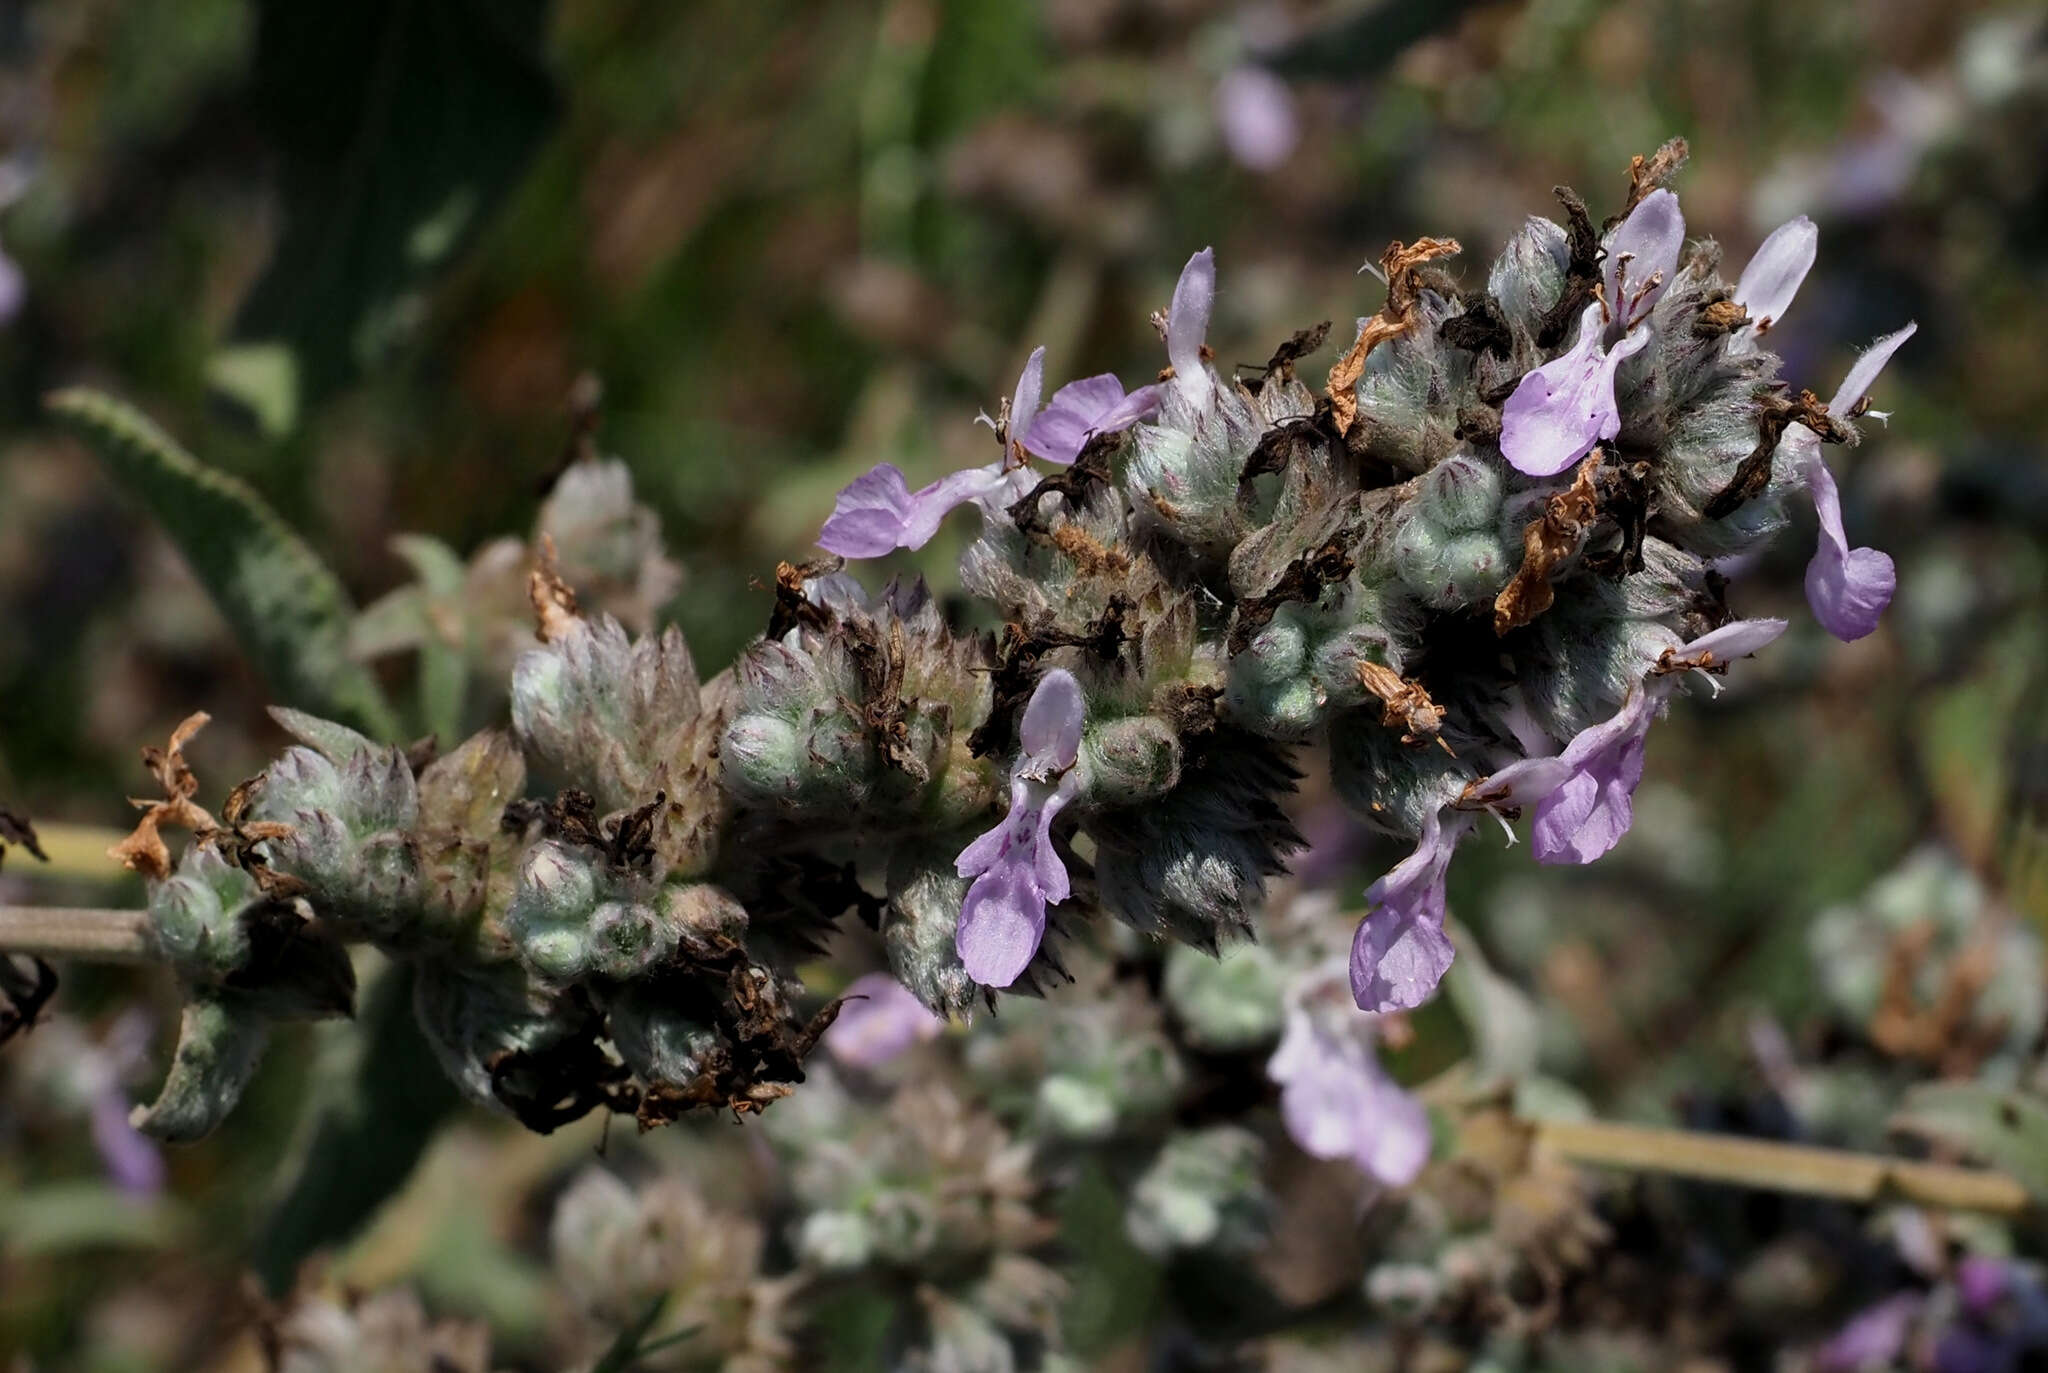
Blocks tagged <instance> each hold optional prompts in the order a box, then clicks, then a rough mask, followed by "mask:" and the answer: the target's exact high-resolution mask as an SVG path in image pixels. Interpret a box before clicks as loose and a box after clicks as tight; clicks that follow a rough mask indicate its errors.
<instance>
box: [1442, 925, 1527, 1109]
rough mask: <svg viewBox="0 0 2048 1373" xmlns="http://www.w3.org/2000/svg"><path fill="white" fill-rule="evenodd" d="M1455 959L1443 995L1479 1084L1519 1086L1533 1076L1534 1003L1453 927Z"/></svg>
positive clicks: (1468, 934)
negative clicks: (1467, 1042) (1461, 1026)
mask: <svg viewBox="0 0 2048 1373" xmlns="http://www.w3.org/2000/svg"><path fill="white" fill-rule="evenodd" d="M1451 933H1452V936H1453V937H1454V938H1455V939H1456V940H1457V948H1458V956H1457V958H1456V959H1455V960H1454V961H1453V962H1452V963H1451V970H1450V972H1448V973H1446V974H1445V975H1444V989H1445V991H1446V992H1447V993H1448V994H1449V996H1450V1001H1451V1005H1452V1006H1453V1007H1454V1008H1455V1009H1456V1010H1457V1012H1458V1018H1459V1019H1460V1020H1463V1021H1464V1022H1465V1028H1466V1029H1467V1030H1468V1031H1469V1032H1470V1034H1471V1036H1472V1054H1473V1058H1474V1060H1475V1066H1476V1068H1477V1070H1478V1073H1479V1077H1480V1080H1481V1081H1483V1082H1499V1081H1502V1080H1504V1079H1505V1080H1507V1081H1512V1082H1519V1081H1520V1080H1522V1079H1523V1078H1526V1077H1528V1076H1529V1075H1530V1074H1531V1073H1533V1072H1535V1071H1536V1055H1537V1051H1538V1050H1539V1049H1540V1048H1541V1047H1542V1038H1543V1035H1542V1030H1543V1027H1542V1023H1541V1019H1540V1017H1539V1016H1538V1015H1537V1013H1536V1006H1535V1003H1533V1002H1532V1001H1530V1000H1529V997H1528V995H1527V994H1526V993H1525V992H1523V991H1522V989H1521V988H1520V987H1517V986H1516V985H1515V984H1514V983H1512V982H1510V981H1508V980H1507V979H1506V978H1504V977H1502V976H1501V975H1500V974H1499V973H1497V972H1495V971H1494V970H1493V968H1492V967H1491V966H1490V965H1489V964H1488V963H1487V961H1486V954H1485V951H1484V950H1482V949H1481V948H1480V947H1479V941H1478V940H1476V939H1474V938H1473V937H1472V932H1471V931H1470V930H1468V929H1466V928H1465V927H1464V926H1462V925H1457V924H1454V925H1453V926H1452V928H1451Z"/></svg>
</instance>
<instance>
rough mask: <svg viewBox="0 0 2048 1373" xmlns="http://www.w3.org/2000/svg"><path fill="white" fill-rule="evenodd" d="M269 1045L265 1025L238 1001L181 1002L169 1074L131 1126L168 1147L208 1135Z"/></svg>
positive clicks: (257, 1013)
mask: <svg viewBox="0 0 2048 1373" xmlns="http://www.w3.org/2000/svg"><path fill="white" fill-rule="evenodd" d="M269 1042H270V1021H269V1020H268V1019H267V1018H265V1016H264V1015H263V1013H262V1012H260V1011H258V1010H257V1009H256V1008H255V1007H254V1006H253V1005H251V1004H250V1003H249V1002H248V1001H247V1000H246V999H244V998H242V997H238V996H235V995H233V994H232V993H230V994H227V995H224V996H218V997H216V996H211V995H205V994H202V995H200V996H199V997H198V998H197V999H195V1000H192V1001H188V1002H186V1003H185V1011H184V1014H183V1015H182V1016H181V1017H180V1018H179V1021H178V1048H177V1051H176V1052H175V1053H173V1054H172V1055H171V1071H170V1073H169V1075H168V1076H166V1077H165V1078H164V1085H163V1088H162V1090H161V1091H159V1092H158V1093H157V1098H156V1100H155V1101H153V1102H151V1103H150V1104H149V1105H148V1106H146V1107H143V1108H141V1109H140V1110H138V1111H136V1113H135V1128H136V1129H138V1130H140V1131H142V1133H143V1134H145V1135H148V1136H149V1137H150V1138H152V1139H160V1140H163V1141H165V1142H166V1143H169V1144H183V1143H186V1142H188V1141H190V1140H195V1139H200V1138H203V1137H204V1136H206V1135H208V1134H211V1133H212V1132H213V1127H214V1126H216V1125H218V1124H220V1123H221V1122H222V1121H223V1120H225V1119H227V1115H228V1112H230V1111H232V1110H234V1109H235V1103H236V1102H238V1101H240V1100H241V1099H242V1089H243V1088H244V1087H247V1086H248V1085H249V1079H250V1078H251V1077H253V1076H254V1075H255V1073H256V1065H257V1063H258V1062H260V1061H261V1060H262V1058H263V1046H264V1045H265V1044H267V1043H269Z"/></svg>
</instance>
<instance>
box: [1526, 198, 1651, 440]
mask: <svg viewBox="0 0 2048 1373" xmlns="http://www.w3.org/2000/svg"><path fill="white" fill-rule="evenodd" d="M1684 245H1685V218H1684V216H1683V215H1681V214H1680V213H1679V210H1678V197H1677V196H1675V195H1673V194H1671V192H1669V191H1652V192H1651V193H1650V194H1649V195H1647V196H1645V197H1643V201H1642V203H1641V204H1639V205H1637V206H1636V208H1635V209H1634V210H1633V211H1631V212H1630V214H1629V217H1628V218H1627V219H1625V220H1623V221H1622V222H1621V224H1620V225H1619V227H1617V228H1616V229H1615V231H1614V233H1613V235H1612V236H1611V237H1609V239H1608V241H1607V283H1606V284H1607V300H1606V302H1605V304H1604V305H1603V304H1600V303H1595V304H1592V305H1589V306H1587V307H1586V311H1585V313H1584V314H1582V315H1580V316H1579V336H1578V340H1577V341H1576V342H1575V343H1573V344H1572V346H1571V348H1570V350H1569V351H1567V352H1564V353H1561V354H1559V355H1558V356H1557V357H1554V358H1552V359H1551V360H1550V361H1549V362H1546V363H1544V364H1543V365H1542V366H1541V367H1538V368H1536V369H1535V370H1534V371H1531V372H1529V373H1527V374H1526V375H1524V376H1523V378H1522V380H1521V382H1520V384H1518V385H1517V386H1516V387H1515V393H1514V394H1513V395H1512V396H1509V397H1508V401H1507V404H1506V405H1505V406H1503V407H1501V416H1500V451H1501V455H1502V456H1503V457H1505V458H1506V459H1507V460H1508V463H1509V464H1510V465H1511V466H1512V467H1514V468H1515V470H1516V471H1518V472H1523V473H1526V474H1527V475H1529V476H1532V477H1554V476H1556V475H1557V474H1558V473H1560V472H1562V471H1564V470H1565V469H1566V468H1567V467H1570V466H1571V465H1572V464H1573V463H1575V462H1577V461H1578V460H1579V459H1580V458H1583V457H1585V456H1586V454H1587V453H1589V452H1591V451H1592V449H1593V445H1594V444H1596V443H1598V442H1600V441H1601V440H1602V439H1611V438H1613V437H1614V436H1615V435H1616V434H1619V433H1620V432H1621V410H1620V407H1619V406H1618V405H1616V403H1615V399H1614V374H1615V372H1616V371H1617V370H1618V369H1619V368H1620V367H1621V364H1622V363H1624V362H1626V361H1627V360H1628V359H1629V358H1631V357H1634V356H1635V355H1636V354H1637V353H1639V352H1641V351H1642V350H1643V348H1644V347H1645V346H1647V345H1648V343H1649V342H1650V330H1649V327H1648V324H1647V316H1648V315H1649V313H1650V308H1651V307H1652V306H1653V305H1655V304H1656V303H1657V297H1658V296H1660V295H1662V294H1663V292H1664V288H1665V286H1666V285H1668V284H1669V282H1670V280H1671V276H1672V273H1673V272H1675V271H1676V270H1677V268H1678V250H1679V249H1680V248H1682V247H1683V246H1684ZM1610 320H1611V322H1612V324H1613V329H1612V330H1610V329H1609V327H1608V325H1609V322H1610ZM1639 326H1640V327H1639ZM1610 332H1612V333H1614V334H1615V335H1616V337H1615V338H1614V339H1613V340H1612V341H1611V342H1610V340H1609V339H1608V337H1607V335H1608V334H1609V333H1610Z"/></svg>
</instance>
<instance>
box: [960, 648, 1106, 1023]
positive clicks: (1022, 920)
mask: <svg viewBox="0 0 2048 1373" xmlns="http://www.w3.org/2000/svg"><path fill="white" fill-rule="evenodd" d="M1085 706H1086V703H1085V702H1084V700H1083V699H1082V696H1081V684H1080V683H1079V682H1078V681H1076V680H1075V679H1074V674H1072V673H1071V672H1068V671H1067V670H1066V669H1065V668H1054V669H1053V670H1052V671H1050V672H1048V673H1046V674H1045V676H1043V677H1041V678H1040V679H1039V681H1038V688H1037V690H1035V691H1033V692H1032V693H1031V702H1030V704H1029V705H1027V706H1025V707H1024V721H1023V724H1022V726H1021V727H1020V728H1019V730H1018V734H1019V737H1020V742H1021V745H1022V753H1021V754H1020V756H1019V757H1018V759H1017V764H1016V766H1015V767H1014V768H1012V769H1011V771H1010V813H1009V814H1008V815H1007V816H1005V817H1004V819H1003V821H1002V823H1001V824H999V825H997V826H996V827H995V828H994V829H992V830H990V831H989V832H988V833H986V834H984V835H982V836H981V837H980V838H979V839H977V840H975V841H974V842H973V843H972V844H969V845H968V846H967V847H966V848H965V849H963V850H961V852H960V857H959V859H958V860H957V861H956V864H955V866H956V868H957V870H958V871H959V873H960V875H961V876H962V877H972V878H973V879H974V885H973V886H972V887H969V888H968V889H967V899H966V900H965V901H964V902H962V903H961V906H960V926H959V931H958V933H957V934H956V935H955V938H954V947H955V949H957V950H958V952H959V954H960V962H961V963H962V964H963V965H964V966H965V967H966V969H967V975H968V976H969V977H971V978H973V979H974V980H975V981H976V982H979V983H981V984H982V985H983V986H985V987H1007V986H1009V985H1010V984H1011V983H1012V982H1015V981H1016V980H1017V977H1018V975H1019V974H1021V973H1022V972H1023V971H1024V968H1025V966H1026V965H1027V964H1029V963H1030V962H1031V958H1032V955H1034V954H1036V953H1037V952H1038V944H1039V941H1040V940H1042V939H1044V938H1045V908H1046V907H1047V906H1048V905H1053V906H1057V905H1058V904H1059V903H1060V902H1062V901H1064V900H1066V899H1067V891H1068V887H1067V868H1066V864H1064V863H1062V862H1061V861H1060V856H1059V851H1058V850H1057V849H1056V848H1054V847H1053V842H1052V822H1053V819H1054V817H1056V816H1057V815H1058V814H1059V813H1060V811H1062V810H1063V809H1065V808H1066V806H1067V803H1068V802H1070V801H1072V800H1073V799H1074V794H1075V792H1076V791H1078V790H1079V781H1078V779H1077V777H1076V774H1075V773H1074V763H1075V761H1076V760H1077V759H1079V757H1080V754H1081V722H1082V715H1083V712H1084V710H1085Z"/></svg>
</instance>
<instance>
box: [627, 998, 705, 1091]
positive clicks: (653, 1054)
mask: <svg viewBox="0 0 2048 1373" xmlns="http://www.w3.org/2000/svg"><path fill="white" fill-rule="evenodd" d="M610 1023H611V1035H612V1043H613V1044H614V1045H616V1046H617V1047H618V1051H619V1057H620V1058H622V1059H624V1060H625V1061H626V1066H627V1067H629V1068H631V1069H632V1070H633V1071H634V1072H635V1073H638V1074H639V1075H640V1077H641V1078H642V1080H644V1081H647V1082H651V1083H660V1084H665V1085H667V1086H671V1087H685V1086H688V1085H689V1084H690V1083H691V1082H692V1081H693V1080H694V1079H695V1078H696V1077H697V1075H698V1074H699V1073H701V1072H703V1071H704V1068H705V1066H706V1064H707V1063H708V1062H709V1061H710V1057H711V1054H712V1052H713V1051H714V1050H716V1049H717V1048H718V1047H719V1045H720V1044H721V1043H722V1042H723V1041H722V1040H721V1039H720V1037H719V1034H718V1031H717V1030H716V1029H714V1028H712V1027H710V1026H708V1025H700V1024H698V1023H697V1022H695V1021H693V1020H691V1019H689V1018H688V1017H686V1016H684V1015H682V1014H681V1013H679V1012H678V1011H676V1010H675V1008H674V1007H673V1006H670V1005H669V1004H667V1002H666V1001H665V1000H664V999H663V997H662V996H661V995H660V994H659V993H657V992H655V991H653V990H651V989H650V988H649V987H648V985H647V984H645V983H634V984H632V985H630V986H628V987H626V988H625V989H624V990H623V991H622V992H620V994H619V995H618V997H617V998H616V999H615V1000H614V1001H613V1002H612V1008H611V1022H610Z"/></svg>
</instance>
